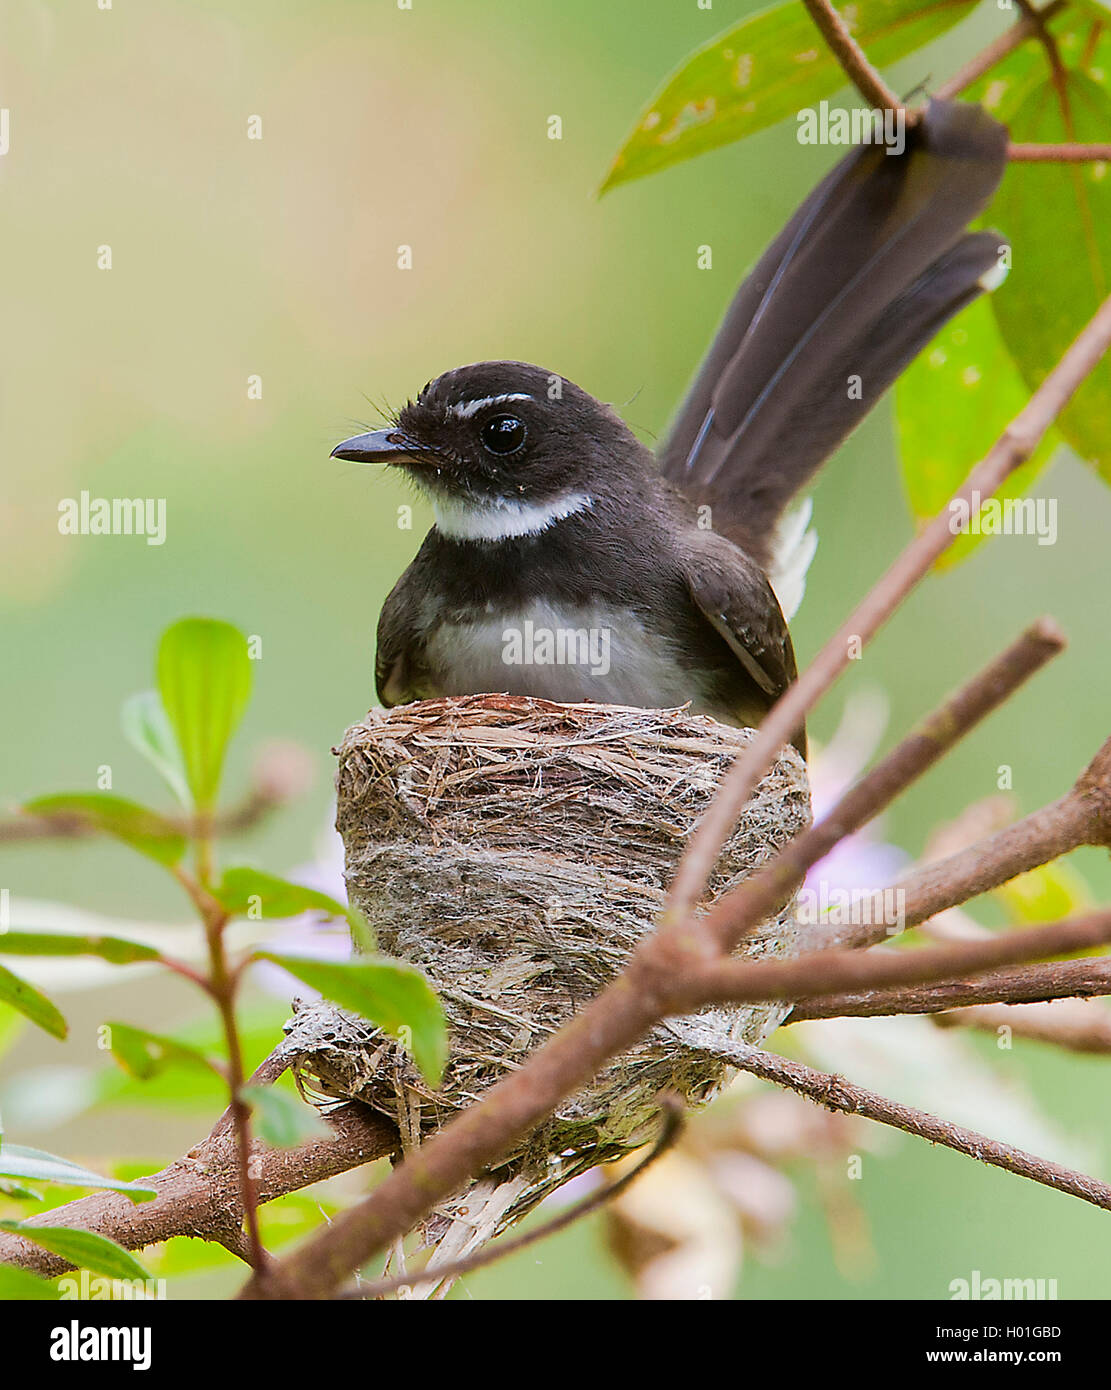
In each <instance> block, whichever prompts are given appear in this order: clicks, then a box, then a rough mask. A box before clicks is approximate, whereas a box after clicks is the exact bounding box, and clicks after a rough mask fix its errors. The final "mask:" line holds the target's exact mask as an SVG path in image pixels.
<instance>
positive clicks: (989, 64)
mask: <svg viewBox="0 0 1111 1390" xmlns="http://www.w3.org/2000/svg"><path fill="white" fill-rule="evenodd" d="M1066 6H1067V0H1053V4H1052V5H1046V7H1045V8H1044V9H1043V10H1041V11H1039V12H1038V14H1037V15H1027V16H1025V17H1024V18H1022V19H1020V20H1018V22H1017V23H1015V24H1013V25H1012V26H1011V27H1010V29H1008V30H1007V32H1006V33H1005V34H1001V35H1000V36H999V38H997V39H996V40H994V42H992V43H989V44H988V46H987V47H986V48H985V49H983V50H982V51H981V52H979V53H977V54H976V56H975V57H974V58H970V59H969V61H968V62H967V63H965V65H964V66H963V67H962V68H959V69H958V70H957V71H956V72H955V73H954V74H953V76H952V77H950V78H949V80H948V81H947V82H943V83H942V84H941V86H940V87H938V89H937V91H936V92H935V93H934V96H935V97H937V99H938V100H939V101H951V100H952V99H953V97H956V96H959V95H960V93H961V92H963V91H964V90H965V88H966V87H971V86H972V84H973V82H975V81H976V80H977V78H980V77H983V75H984V73H986V72H990V71H991V69H992V68H993V67H995V66H996V64H998V63H1001V62H1002V61H1003V59H1004V58H1006V57H1007V56H1008V55H1009V54H1011V53H1013V52H1014V50H1015V49H1016V48H1018V47H1019V46H1020V45H1021V44H1023V43H1025V42H1026V40H1027V39H1030V38H1033V37H1034V35H1035V34H1037V33H1038V32H1039V29H1040V28H1041V26H1042V25H1044V24H1045V23H1046V22H1047V21H1048V20H1050V19H1052V18H1053V17H1054V15H1058V14H1060V12H1061V11H1062V10H1063V9H1065V8H1066Z"/></svg>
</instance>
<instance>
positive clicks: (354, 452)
mask: <svg viewBox="0 0 1111 1390" xmlns="http://www.w3.org/2000/svg"><path fill="white" fill-rule="evenodd" d="M429 452H430V451H429V450H427V449H422V448H421V447H420V446H419V445H417V444H413V443H410V442H408V441H407V440H406V439H405V437H404V436H403V435H401V434H399V433H398V432H397V430H395V429H389V430H371V431H370V433H369V434H356V435H354V436H353V437H352V438H351V439H345V440H344V441H343V443H342V444H337V445H336V447H335V448H334V449H333V450H332V454H331V457H332V458H334V459H349V460H350V461H351V462H352V463H416V462H420V461H421V460H422V457H424V456H427V454H428V453H429Z"/></svg>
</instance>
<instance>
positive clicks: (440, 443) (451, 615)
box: [332, 101, 1007, 752]
mask: <svg viewBox="0 0 1111 1390" xmlns="http://www.w3.org/2000/svg"><path fill="white" fill-rule="evenodd" d="M1006 138H1007V137H1006V131H1005V130H1004V128H1003V127H1002V126H1000V125H999V124H997V123H996V122H995V121H993V120H991V119H990V118H989V117H988V116H987V115H986V113H984V112H983V110H982V109H980V108H979V107H976V106H971V105H965V104H960V103H952V102H940V101H935V102H931V103H930V104H929V106H928V107H927V109H926V111H925V113H924V116H923V118H922V120H921V121H920V122H919V123H918V124H917V125H915V126H914V127H913V128H912V129H911V130H910V131H908V135H907V141H906V146H905V149H904V150H903V152H902V153H900V154H893V153H888V152H886V151H885V150H884V148H883V147H881V146H876V145H873V146H860V147H858V148H856V149H854V150H853V151H852V152H851V153H850V154H849V155H848V156H847V157H846V158H845V159H843V160H842V161H841V162H840V163H839V164H838V165H837V166H836V167H835V168H834V169H833V170H832V172H831V173H830V174H829V175H828V176H827V177H826V178H825V179H824V180H823V181H822V183H820V184H819V185H818V187H817V188H816V189H815V190H814V192H813V193H811V195H810V196H809V197H808V198H807V199H806V201H805V202H804V203H803V204H802V206H801V207H800V208H799V209H798V211H797V212H796V213H795V215H794V216H793V217H792V218H791V220H790V222H788V224H787V226H786V227H785V228H784V230H783V231H782V233H781V234H780V235H779V237H778V238H777V239H776V240H775V242H774V243H773V244H772V245H771V246H770V247H769V248H768V250H767V251H766V252H765V253H764V255H763V257H762V258H761V259H760V261H759V263H758V264H757V266H756V268H755V270H754V271H753V272H752V273H751V274H750V275H749V276H748V278H747V279H746V280H745V281H744V283H743V284H742V285H741V287H740V289H739V290H738V292H737V295H736V297H735V299H734V301H733V304H732V305H731V307H730V309H729V312H728V313H727V314H726V316H725V319H724V321H723V322H722V325H721V327H720V328H719V330H718V333H717V336H716V337H715V339H714V341H713V344H712V346H711V348H710V351H709V353H708V355H707V356H706V358H705V360H704V361H703V363H702V366H701V368H700V369H699V371H698V373H697V375H696V376H695V379H694V382H693V385H692V386H691V388H690V390H689V393H688V395H687V397H686V400H685V401H684V403H683V406H682V408H681V409H680V411H679V415H678V418H677V419H676V421H675V424H674V426H673V427H672V429H671V432H670V434H669V435H668V437H667V439H666V442H665V443H664V445H663V447H662V448H661V449H660V451H659V455H658V457H655V456H653V454H652V453H651V452H650V451H649V450H648V449H647V448H646V447H645V446H644V445H643V444H641V443H640V441H639V440H638V439H636V437H635V436H634V435H633V433H632V432H631V431H630V430H629V429H628V427H627V426H626V425H625V424H624V422H623V421H622V420H621V419H620V418H619V416H618V415H617V414H616V413H615V412H614V411H613V410H612V409H611V408H610V407H609V406H606V405H603V404H602V403H601V402H599V401H597V400H595V399H594V398H593V397H592V396H590V395H588V394H587V393H586V392H585V391H583V390H582V389H581V388H580V387H578V386H576V385H574V384H573V383H572V382H570V381H567V380H565V379H564V378H562V377H560V376H559V375H557V374H554V373H551V372H548V371H545V370H544V369H543V368H541V367H535V366H530V365H528V364H526V363H522V362H479V363H476V364H474V365H472V366H467V367H458V368H456V369H455V370H454V371H449V372H446V373H444V375H443V376H440V377H437V378H436V380H434V381H432V382H430V383H429V384H428V385H427V386H425V388H424V389H423V391H421V393H420V395H419V396H418V397H417V399H416V400H415V401H411V402H409V403H408V404H407V405H406V406H405V407H404V408H403V409H402V410H401V411H400V412H399V414H398V415H397V418H396V420H395V421H394V423H393V424H392V425H391V426H390V427H389V428H387V429H381V430H373V431H371V432H370V433H368V434H361V435H357V436H356V437H355V438H353V439H348V440H345V441H344V442H343V443H342V444H340V445H339V446H338V447H337V448H336V449H334V450H333V451H332V452H333V456H334V457H336V458H341V459H351V460H354V461H355V462H359V463H371V462H380V463H388V464H394V465H397V466H399V467H401V468H403V469H404V470H405V471H406V472H407V473H408V474H409V476H410V477H411V478H412V480H413V481H414V482H415V483H416V485H417V486H418V488H419V489H420V490H421V491H422V492H423V493H424V494H426V496H427V497H428V498H429V500H430V501H431V504H432V508H433V511H434V513H435V525H434V526H433V528H432V530H431V531H429V533H428V535H427V536H426V538H425V540H424V543H423V545H422V546H421V548H420V551H419V552H418V554H417V556H416V558H415V559H414V561H413V562H412V564H411V565H410V566H409V568H408V569H407V570H406V571H405V573H404V574H403V575H402V577H401V579H400V580H399V581H398V583H397V584H396V585H395V587H394V589H393V591H392V592H391V593H390V595H389V597H388V598H387V600H386V603H385V605H384V607H383V609H382V615H381V619H380V621H379V625H378V654H377V662H376V680H377V687H378V695H379V698H380V699H381V701H382V703H383V704H384V705H387V706H389V705H394V704H399V703H403V702H406V701H409V700H416V699H429V698H434V697H437V696H445V695H466V694H476V693H483V692H493V691H505V692H508V693H511V694H518V695H532V696H541V697H544V698H547V699H551V700H557V701H600V702H607V703H616V704H625V705H639V706H646V707H651V708H659V707H669V706H672V705H680V704H684V703H686V702H688V701H690V702H691V704H692V706H693V707H694V708H695V709H696V710H698V711H701V712H703V713H706V714H710V715H712V716H714V717H715V718H717V719H722V720H725V721H727V722H730V723H735V724H743V725H754V724H757V723H758V722H759V721H760V719H761V718H762V717H763V715H764V714H765V713H766V712H767V710H768V709H769V708H770V707H771V705H772V704H773V703H774V702H775V701H776V699H777V698H778V697H779V695H780V694H782V692H783V690H784V689H785V688H786V686H787V685H788V684H789V683H790V682H791V681H792V680H793V679H794V677H795V674H796V668H795V656H794V651H793V649H792V645H791V638H790V634H789V632H788V629H787V623H786V621H785V619H784V617H783V613H782V610H781V608H780V604H779V602H778V600H777V598H776V594H775V592H774V590H773V587H772V584H771V583H770V582H769V573H772V574H774V572H775V567H776V561H777V555H776V545H777V536H778V534H779V530H780V521H781V518H782V514H783V511H784V508H785V507H786V505H787V503H788V501H789V500H790V499H791V498H792V497H793V496H794V494H795V493H796V492H797V491H798V490H799V489H800V488H801V487H802V486H803V485H804V484H805V483H806V482H807V480H808V479H809V478H810V477H811V476H812V475H813V474H814V472H815V471H816V469H817V468H818V467H819V465H820V464H821V463H822V462H823V461H824V460H825V459H826V458H827V457H828V456H829V454H830V453H831V452H832V451H833V450H834V449H835V448H836V447H837V445H838V444H839V443H840V442H841V441H842V440H843V439H844V438H845V437H846V435H847V434H848V433H849V432H850V431H851V430H852V429H853V428H854V427H855V426H856V425H857V424H859V422H860V421H861V420H862V419H863V418H864V416H865V415H866V414H867V412H868V411H869V410H870V409H871V408H872V406H874V405H875V403H876V401H877V400H878V399H879V398H880V396H881V395H882V394H883V392H884V391H885V390H886V389H887V387H888V386H890V385H891V383H892V382H893V381H894V380H895V378H896V377H897V376H898V374H899V372H900V371H901V370H902V369H903V368H904V367H905V366H906V365H907V364H908V363H909V362H910V360H911V359H912V358H913V357H914V356H915V355H916V354H917V353H918V352H919V351H920V350H921V348H922V347H924V346H925V344H926V343H927V342H928V341H929V340H930V338H932V337H933V335H934V334H935V333H936V332H937V330H938V329H939V328H940V327H941V325H942V324H943V323H945V322H946V320H947V319H949V318H950V317H951V316H952V315H953V314H955V313H956V312H957V311H958V310H959V309H961V308H962V307H963V306H964V305H966V304H968V303H969V302H970V301H971V300H973V299H974V298H975V297H976V296H977V295H978V294H979V293H980V292H981V291H982V290H984V289H990V288H994V284H995V283H997V282H998V280H999V279H1000V278H1001V275H1000V273H999V265H1000V249H1001V248H1000V237H999V236H998V234H997V233H994V232H978V233H975V234H969V233H967V232H966V230H965V229H966V227H967V225H968V223H969V222H970V221H971V220H972V219H973V218H974V217H976V216H977V215H978V214H979V213H980V212H981V211H982V209H983V208H984V206H985V205H986V203H987V202H988V200H989V198H990V197H991V195H992V193H993V192H994V190H995V188H996V186H997V184H998V182H999V180H1000V177H1001V176H1002V173H1003V169H1004V167H1005V164H1006ZM526 639H527V640H526ZM795 741H796V744H797V746H798V747H799V748H800V751H803V752H805V731H804V730H801V729H800V730H799V731H798V733H797V735H796V740H795Z"/></svg>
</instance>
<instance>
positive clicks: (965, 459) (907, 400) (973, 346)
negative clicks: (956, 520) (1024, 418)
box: [895, 299, 1058, 566]
mask: <svg viewBox="0 0 1111 1390" xmlns="http://www.w3.org/2000/svg"><path fill="white" fill-rule="evenodd" d="M1027 395H1028V392H1027V391H1026V388H1025V386H1024V385H1023V382H1022V378H1021V377H1020V376H1019V374H1018V369H1017V368H1016V367H1015V365H1014V363H1013V362H1012V361H1011V358H1010V355H1009V353H1008V352H1007V349H1006V348H1005V347H1004V346H1003V343H1002V340H1001V339H1000V336H999V330H998V328H997V327H996V324H995V318H994V316H993V314H992V311H991V306H990V304H988V303H987V302H986V300H984V299H980V300H977V301H976V302H975V303H974V304H971V305H970V306H969V307H968V308H967V309H965V311H964V312H963V313H962V314H960V315H959V316H958V317H957V318H956V319H954V320H952V321H951V322H950V323H948V324H947V325H946V326H945V327H944V328H943V329H942V330H941V332H940V333H939V334H938V336H937V337H936V338H935V339H934V340H933V342H932V343H931V344H930V346H929V347H928V348H926V350H925V351H924V352H922V353H920V354H919V356H918V357H917V358H915V360H914V361H913V362H912V363H911V365H910V366H909V367H908V368H907V370H906V371H905V372H904V373H903V375H902V377H901V378H900V380H899V383H898V385H897V387H896V388H895V414H896V420H897V422H898V431H899V459H900V464H901V467H902V473H903V483H904V486H905V487H906V492H907V497H908V499H909V501H910V507H911V512H912V513H913V515H914V519H915V521H916V522H919V523H924V522H926V521H929V520H930V519H931V518H932V517H933V516H935V515H936V514H937V513H938V512H939V511H940V510H941V509H942V507H944V506H945V504H946V503H947V502H948V500H949V498H950V497H951V496H952V495H953V493H954V492H956V490H957V488H959V487H960V485H961V484H962V483H963V482H964V480H965V478H966V477H967V476H968V473H969V471H970V470H971V468H972V467H973V465H974V464H975V463H977V462H978V461H979V460H980V459H981V458H982V457H983V456H984V454H985V453H986V452H987V451H988V449H989V448H990V447H991V446H992V444H994V442H995V441H996V439H998V437H999V436H1000V435H1001V434H1002V433H1003V431H1004V429H1005V428H1006V427H1007V425H1008V424H1009V423H1010V421H1011V420H1012V419H1013V418H1014V417H1015V416H1016V415H1017V414H1018V412H1019V411H1020V410H1021V409H1022V407H1023V406H1024V405H1025V404H1026V399H1027ZM1057 442H1058V441H1057V439H1056V437H1055V436H1052V435H1051V436H1048V437H1047V438H1046V439H1045V440H1043V441H1042V443H1041V444H1040V445H1039V447H1038V449H1037V451H1036V452H1035V453H1034V455H1033V457H1032V458H1031V459H1029V460H1028V461H1027V462H1026V463H1025V464H1023V466H1022V467H1021V468H1020V469H1018V470H1017V471H1016V472H1015V473H1013V474H1012V475H1011V477H1010V478H1009V479H1008V480H1007V482H1006V484H1005V485H1004V486H1003V487H1002V488H1001V489H1000V490H999V492H998V493H997V494H996V496H997V497H999V498H1009V497H1020V496H1021V495H1022V494H1023V493H1024V492H1025V491H1026V489H1027V488H1028V487H1029V486H1030V484H1031V483H1032V482H1033V480H1034V478H1035V477H1036V476H1037V474H1038V473H1039V472H1040V470H1041V469H1042V468H1043V467H1044V466H1045V464H1046V462H1047V460H1048V459H1049V457H1050V455H1051V454H1052V453H1053V450H1054V448H1055V447H1056V444H1057ZM985 500H986V499H985ZM1026 505H1027V508H1028V509H1029V507H1030V506H1032V505H1033V504H1032V503H1027V504H1026ZM982 532H983V528H982V527H981V529H977V528H976V527H975V526H970V527H969V529H968V531H967V532H966V533H965V534H964V535H961V536H958V538H957V540H956V541H955V542H954V543H953V545H952V546H951V547H950V548H949V550H948V551H946V553H945V555H944V556H943V557H942V560H941V561H940V562H939V563H940V564H941V565H942V566H945V565H950V564H954V563H955V562H957V561H958V560H962V559H964V558H965V556H967V555H968V553H969V552H970V551H971V550H972V549H973V547H974V546H976V545H977V544H978V543H979V542H980V540H982V539H983V533H982ZM1024 544H1027V545H1036V544H1037V540H1036V539H1035V538H1033V537H1028V538H1027V539H1025V541H1024Z"/></svg>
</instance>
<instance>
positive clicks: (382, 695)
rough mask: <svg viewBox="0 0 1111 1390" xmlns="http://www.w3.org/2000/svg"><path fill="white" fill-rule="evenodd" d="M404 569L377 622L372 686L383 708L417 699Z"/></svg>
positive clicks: (410, 607) (411, 610) (411, 615)
mask: <svg viewBox="0 0 1111 1390" xmlns="http://www.w3.org/2000/svg"><path fill="white" fill-rule="evenodd" d="M408 580H409V571H408V570H406V571H405V573H404V574H403V575H402V576H401V578H400V579H399V580H398V581H397V583H396V584H395V585H394V587H393V588H392V590H391V591H390V593H389V596H388V597H387V599H386V601H385V603H384V604H383V605H382V612H381V615H380V616H379V619H378V647H377V650H376V652H375V654H374V684H375V688H376V689H377V691H378V699H379V700H380V701H381V703H382V706H383V708H384V709H392V708H393V706H394V705H404V704H408V702H409V701H410V700H415V699H417V698H418V695H417V690H416V672H415V671H414V669H413V661H412V636H413V628H414V621H413V620H414V616H415V613H414V604H413V602H412V601H411V599H412V595H411V587H410V584H409V582H408Z"/></svg>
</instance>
